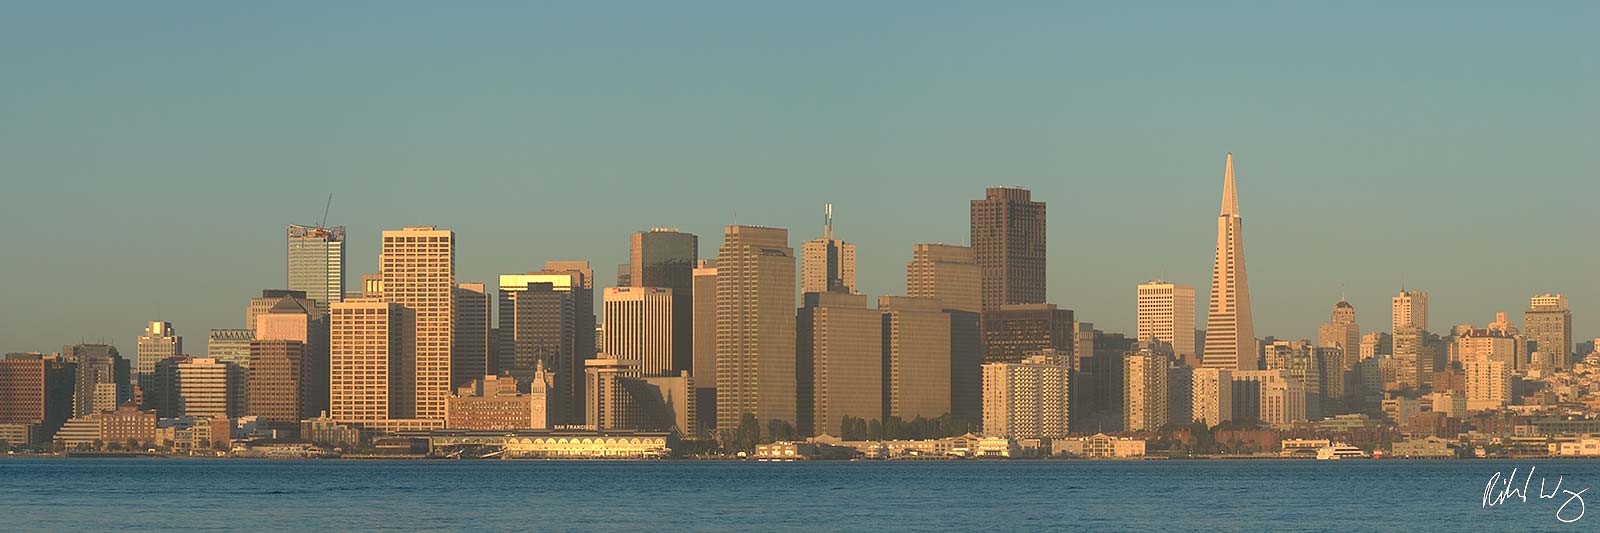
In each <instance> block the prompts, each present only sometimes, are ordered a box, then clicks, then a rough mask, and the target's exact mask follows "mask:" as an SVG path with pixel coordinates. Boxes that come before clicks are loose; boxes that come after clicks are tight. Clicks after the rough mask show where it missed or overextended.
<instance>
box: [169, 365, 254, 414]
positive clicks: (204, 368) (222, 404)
mask: <svg viewBox="0 0 1600 533" xmlns="http://www.w3.org/2000/svg"><path fill="white" fill-rule="evenodd" d="M177 372H178V386H177V391H178V412H180V413H182V416H192V417H196V418H218V417H227V418H233V417H237V416H239V415H240V411H239V408H240V407H241V406H240V405H239V396H240V393H239V389H240V387H242V386H243V385H244V383H243V381H242V380H240V376H241V374H240V373H239V367H238V366H235V365H234V364H232V363H226V362H222V361H218V360H216V359H212V358H210V357H189V358H184V360H182V361H180V362H178V363H177Z"/></svg>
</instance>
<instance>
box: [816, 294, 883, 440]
mask: <svg viewBox="0 0 1600 533" xmlns="http://www.w3.org/2000/svg"><path fill="white" fill-rule="evenodd" d="M795 328H796V332H795V343H796V344H795V364H796V368H797V374H796V390H797V395H798V403H797V407H796V409H797V410H798V416H799V419H800V423H799V424H797V426H798V429H799V430H800V433H801V434H805V435H820V434H828V435H842V434H843V433H842V430H841V427H840V425H841V422H843V420H844V417H846V416H849V417H854V418H861V419H864V420H879V421H880V422H881V421H882V420H883V416H884V410H885V402H884V382H883V378H884V360H883V345H882V342H883V318H882V316H881V314H880V313H879V312H878V310H876V309H870V308H868V307H867V297H866V296H865V295H860V294H848V293H806V295H805V307H802V308H800V310H799V312H798V315H797V317H796V320H795Z"/></svg>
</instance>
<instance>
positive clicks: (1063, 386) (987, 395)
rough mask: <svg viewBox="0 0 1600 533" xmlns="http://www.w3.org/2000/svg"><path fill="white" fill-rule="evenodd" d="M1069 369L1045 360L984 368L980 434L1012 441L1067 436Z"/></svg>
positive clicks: (1031, 358)
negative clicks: (981, 427)
mask: <svg viewBox="0 0 1600 533" xmlns="http://www.w3.org/2000/svg"><path fill="white" fill-rule="evenodd" d="M1071 374H1072V369H1071V368H1070V367H1068V366H1067V365H1060V364H1052V363H1050V362H1049V361H1048V360H1047V359H1046V358H1045V357H1044V356H1035V357H1030V358H1028V359H1025V360H1023V361H1021V362H1017V363H1004V362H1001V363H987V364H985V365H983V433H984V434H985V435H988V436H992V437H1009V438H1012V439H1040V438H1056V437H1064V436H1066V435H1067V420H1068V416H1069V407H1070V406H1069V405H1068V394H1069V392H1070V391H1069V390H1068V387H1069V385H1070V380H1071Z"/></svg>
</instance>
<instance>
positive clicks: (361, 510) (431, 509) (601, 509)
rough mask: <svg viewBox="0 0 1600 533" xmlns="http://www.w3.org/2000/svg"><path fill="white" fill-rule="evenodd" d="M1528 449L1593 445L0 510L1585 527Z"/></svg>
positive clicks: (64, 525) (646, 474)
mask: <svg viewBox="0 0 1600 533" xmlns="http://www.w3.org/2000/svg"><path fill="white" fill-rule="evenodd" d="M1529 467H1537V471H1536V474H1535V476H1534V478H1533V479H1532V482H1531V487H1532V488H1531V491H1532V492H1537V491H1538V490H1539V484H1540V479H1541V478H1542V477H1545V476H1548V480H1549V483H1550V485H1547V487H1546V489H1545V492H1546V493H1551V492H1554V491H1553V484H1554V483H1555V481H1556V476H1557V475H1564V476H1565V478H1564V483H1565V485H1564V488H1566V489H1571V490H1573V491H1577V490H1581V489H1582V488H1584V487H1589V486H1600V461H1592V460H1590V461H1585V460H1487V461H1391V460H1384V461H1339V462H1333V461H1275V460H1261V461H954V462H894V461H891V462H813V463H757V462H726V461H718V462H701V461H651V462H540V461H377V460H375V461H270V460H248V459H235V460H204V459H195V460H173V459H32V458H30V459H4V460H0V502H3V503H0V511H4V517H5V518H4V520H5V529H7V530H106V529H141V530H142V529H163V530H171V529H208V528H222V529H243V530H257V529H276V530H284V529H295V530H366V529H385V528H389V529H404V530H540V531H551V530H556V531H560V530H620V529H632V530H647V531H677V530H724V531H727V530H743V531H749V530H756V529H778V530H817V529H821V530H854V531H864V530H885V529H895V530H899V529H913V530H931V529H939V530H963V531H972V530H1039V529H1073V530H1105V531H1113V530H1157V529H1172V528H1173V527H1172V526H1174V525H1176V526H1178V527H1179V528H1180V529H1208V530H1216V529H1222V530H1260V529H1270V530H1300V531H1352V530H1392V529H1396V528H1412V529H1438V530H1467V529H1469V528H1470V529H1495V528H1514V529H1516V530H1529V529H1532V530H1575V531H1592V530H1593V528H1594V524H1595V523H1596V522H1595V521H1596V520H1600V517H1596V516H1589V517H1585V518H1583V519H1581V520H1579V521H1578V522H1575V523H1572V524H1563V523H1561V522H1559V521H1557V520H1556V517H1555V513H1556V510H1557V508H1558V507H1560V506H1561V503H1562V502H1563V501H1565V500H1566V496H1564V495H1563V497H1561V498H1557V499H1546V500H1541V499H1539V498H1538V497H1537V495H1536V494H1530V495H1529V498H1528V501H1527V503H1522V502H1520V501H1507V502H1506V503H1504V504H1503V505H1499V506H1494V507H1491V508H1489V509H1484V508H1482V499H1483V494H1484V486H1485V484H1486V483H1487V482H1488V481H1489V479H1490V477H1491V476H1493V475H1494V474H1495V473H1496V472H1501V473H1502V477H1504V476H1507V475H1509V473H1510V471H1511V469H1513V468H1519V469H1520V470H1519V474H1518V477H1517V480H1518V481H1517V486H1518V487H1520V486H1521V483H1522V480H1523V476H1525V475H1526V473H1527V469H1528V468H1529ZM1584 496H1585V497H1589V499H1590V500H1593V499H1594V498H1595V497H1600V496H1597V495H1596V492H1595V491H1593V490H1590V491H1588V492H1585V493H1584ZM1573 505H1574V506H1576V505H1577V504H1576V503H1574V504H1573ZM1572 510H1573V509H1569V510H1568V515H1567V516H1569V517H1570V516H1572Z"/></svg>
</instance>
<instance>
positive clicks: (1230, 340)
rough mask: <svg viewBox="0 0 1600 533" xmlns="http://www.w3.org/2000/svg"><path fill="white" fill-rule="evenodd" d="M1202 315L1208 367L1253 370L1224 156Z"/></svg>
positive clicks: (1234, 205)
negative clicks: (1207, 296) (1208, 290)
mask: <svg viewBox="0 0 1600 533" xmlns="http://www.w3.org/2000/svg"><path fill="white" fill-rule="evenodd" d="M1208 310H1209V312H1208V313H1207V315H1206V344H1205V354H1204V355H1203V356H1202V357H1201V365H1202V366H1205V367H1209V368H1228V369H1236V370H1255V369H1257V368H1258V366H1257V363H1258V362H1257V360H1256V337H1255V323H1254V321H1253V319H1252V318H1251V314H1250V282H1249V278H1248V277H1247V276H1246V275H1245V268H1244V221H1243V218H1241V217H1240V215H1239V197H1238V193H1237V187H1236V185H1235V182H1234V177H1233V154H1231V153H1230V154H1228V162H1227V166H1226V169H1225V170H1224V171H1223V177H1222V214H1221V215H1219V216H1218V217H1217V254H1216V261H1215V262H1214V263H1213V265H1212V270H1211V302H1210V305H1209V307H1208Z"/></svg>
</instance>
